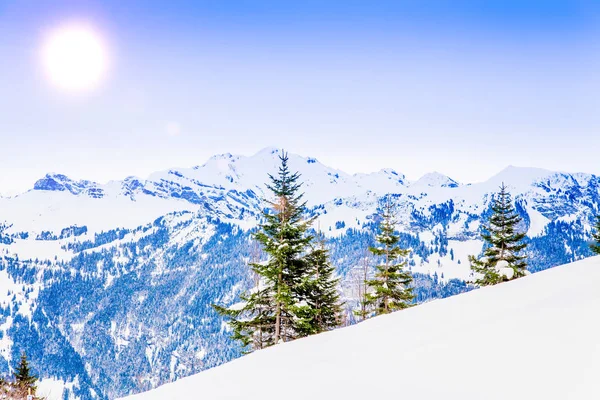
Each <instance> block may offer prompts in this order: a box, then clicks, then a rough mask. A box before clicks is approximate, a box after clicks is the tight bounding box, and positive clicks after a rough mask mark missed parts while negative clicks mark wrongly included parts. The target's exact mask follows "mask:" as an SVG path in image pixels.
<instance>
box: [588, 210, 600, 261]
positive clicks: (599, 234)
mask: <svg viewBox="0 0 600 400" xmlns="http://www.w3.org/2000/svg"><path fill="white" fill-rule="evenodd" d="M592 239H593V240H594V242H596V243H592V244H591V245H590V247H591V248H592V251H593V252H594V253H596V254H600V215H598V216H597V217H596V232H594V233H592Z"/></svg>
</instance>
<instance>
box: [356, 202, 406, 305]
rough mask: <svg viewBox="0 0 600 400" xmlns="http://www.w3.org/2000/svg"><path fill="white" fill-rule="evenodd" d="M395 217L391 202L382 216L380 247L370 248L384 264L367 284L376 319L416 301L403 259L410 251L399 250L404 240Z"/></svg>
mask: <svg viewBox="0 0 600 400" xmlns="http://www.w3.org/2000/svg"><path fill="white" fill-rule="evenodd" d="M393 214H394V206H393V205H392V203H391V201H390V199H389V198H388V199H387V202H386V204H385V205H384V208H383V211H382V213H381V222H380V224H379V231H380V233H379V234H378V235H377V237H376V241H377V245H376V246H373V247H370V248H369V250H370V251H371V253H373V255H374V256H375V257H376V259H377V260H380V261H381V264H379V265H376V266H375V274H374V275H373V278H372V279H370V280H368V281H367V286H368V287H369V292H368V293H367V294H366V308H367V309H368V310H372V313H373V312H374V313H375V315H379V314H387V313H390V312H392V311H396V310H401V309H404V308H407V307H410V306H411V303H412V301H413V299H414V295H413V293H412V288H411V287H410V284H411V282H412V275H411V274H410V272H408V271H405V270H404V268H405V267H406V262H405V261H404V262H400V259H401V258H403V257H407V256H408V254H409V250H407V249H402V248H400V247H399V246H398V241H399V240H400V236H398V235H397V234H396V220H395V218H394V215H393Z"/></svg>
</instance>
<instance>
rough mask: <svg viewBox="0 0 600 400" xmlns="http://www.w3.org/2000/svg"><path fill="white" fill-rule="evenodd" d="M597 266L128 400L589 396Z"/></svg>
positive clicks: (594, 387)
mask: <svg viewBox="0 0 600 400" xmlns="http://www.w3.org/2000/svg"><path fill="white" fill-rule="evenodd" d="M598 284H600V257H594V258H588V259H586V260H584V261H579V262H576V263H573V264H567V265H564V266H561V267H558V268H554V269H552V270H548V271H544V272H541V273H538V274H535V275H532V276H529V277H526V278H522V279H519V280H517V281H513V282H509V283H505V284H502V285H499V286H495V287H489V288H484V289H481V290H477V291H474V292H470V293H466V294H462V295H458V296H455V297H452V298H449V299H444V300H437V301H433V302H430V303H427V304H424V305H420V306H418V307H415V308H412V309H409V310H406V311H401V312H397V313H395V314H392V315H388V316H382V317H377V318H375V319H372V320H369V321H366V322H364V323H361V324H359V325H354V326H352V327H349V328H344V329H340V330H337V331H334V332H329V333H326V334H321V335H318V336H314V337H310V338H307V339H302V340H298V341H295V342H291V343H287V344H284V345H280V346H277V347H275V348H270V349H267V350H263V351H260V352H257V353H254V354H251V355H248V356H245V357H242V358H240V359H238V360H235V361H232V362H230V363H228V364H225V365H223V366H220V367H217V368H214V369H211V370H208V371H205V372H202V373H200V374H197V375H195V376H191V377H188V378H184V379H181V380H180V381H177V382H174V383H171V384H167V385H164V386H162V387H160V388H158V389H155V390H152V391H150V392H147V393H142V394H139V395H135V396H131V397H128V398H127V399H128V400H168V399H173V400H175V399H177V400H182V399H190V400H195V399H198V400H200V399H211V400H219V399H223V400H224V399H228V400H231V399H246V400H270V399H273V400H275V399H282V398H285V399H286V400H294V399H298V400H300V399H344V400H353V399H356V400H364V399H397V398H419V399H441V398H445V399H473V400H480V399H499V400H500V399H502V400H505V399H545V400H549V399H557V400H559V399H560V400H565V399H582V400H583V399H586V400H587V399H597V398H600V380H598V379H597V377H598V375H599V374H600V361H599V360H600V345H599V342H598V337H600V321H599V320H598V318H597V317H596V316H597V315H599V314H600V292H599V291H598V290H597V287H598Z"/></svg>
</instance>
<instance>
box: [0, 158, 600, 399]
mask: <svg viewBox="0 0 600 400" xmlns="http://www.w3.org/2000/svg"><path fill="white" fill-rule="evenodd" d="M280 154H281V152H280V151H279V150H277V149H272V148H268V149H264V150H262V151H260V152H259V153H257V154H255V155H253V156H251V157H244V156H235V155H231V154H224V155H218V156H214V157H212V158H211V159H209V160H208V161H207V162H206V163H205V164H203V165H201V166H197V167H193V168H175V169H170V170H168V171H162V172H157V173H155V174H152V175H151V176H149V177H148V178H147V179H140V178H136V177H129V178H126V179H124V180H122V181H112V182H109V183H107V184H99V183H96V182H91V181H87V180H82V181H76V180H73V179H70V178H69V177H67V176H65V175H61V174H48V175H46V176H44V177H43V178H41V179H40V180H38V181H37V182H36V183H35V185H34V186H33V188H32V189H31V190H29V191H27V192H25V193H22V194H19V195H16V196H13V197H9V198H0V288H1V289H0V290H1V291H0V372H3V373H7V372H8V369H9V365H10V364H11V363H13V360H15V359H16V358H17V356H18V354H19V353H20V352H21V351H22V350H25V351H27V354H28V355H29V358H30V359H31V360H32V365H33V367H34V370H35V371H36V372H37V373H38V374H39V375H40V377H41V378H42V382H41V384H40V388H41V390H43V391H45V393H47V394H48V397H49V399H50V400H52V399H74V398H81V399H96V398H97V399H105V398H111V399H112V398H116V397H120V396H125V395H129V394H132V393H136V392H139V391H143V390H149V389H152V388H154V387H157V386H158V385H160V384H163V383H166V382H170V381H173V380H175V379H178V378H181V377H184V376H187V375H190V374H193V373H195V372H198V371H201V370H203V369H206V368H210V367H214V366H217V365H219V364H221V363H223V362H226V361H229V360H231V359H233V358H236V357H238V356H239V355H240V349H239V348H238V347H237V345H236V344H235V343H233V342H232V341H231V340H230V339H229V334H228V327H227V325H226V324H225V323H224V322H223V321H222V320H221V319H220V318H219V317H218V316H217V315H216V314H215V312H214V311H213V309H212V307H211V304H213V303H219V304H230V303H233V302H235V301H236V299H237V296H238V295H239V294H240V293H241V292H242V291H243V290H244V289H245V288H247V287H248V285H249V284H250V282H251V279H250V276H249V271H248V268H247V266H246V264H247V262H248V260H249V258H250V257H251V254H252V252H253V251H254V250H253V249H254V246H255V244H254V242H253V241H252V240H251V232H252V230H253V229H254V228H255V227H256V225H257V223H258V222H259V221H260V218H261V213H262V211H263V209H264V207H265V202H264V199H265V198H267V199H268V198H269V193H268V191H267V190H266V187H265V183H266V182H267V180H268V176H267V174H269V173H274V172H276V169H277V167H278V164H279V158H278V157H279V155H280ZM289 164H290V167H291V168H292V169H293V170H298V171H299V172H300V173H301V175H302V178H301V179H302V181H303V182H304V185H303V187H302V188H303V190H304V192H305V200H306V201H307V207H308V214H309V215H312V216H316V217H317V222H316V224H315V226H314V228H315V229H316V230H320V231H321V232H322V233H323V234H324V235H325V237H326V238H327V246H328V248H329V250H330V254H331V260H332V262H333V264H334V265H335V266H336V267H337V270H338V273H339V275H340V276H341V278H342V288H341V290H342V295H343V297H344V299H345V300H346V303H347V304H348V307H351V306H352V304H353V301H354V300H355V299H354V297H355V287H356V281H357V279H358V278H357V274H356V266H357V265H359V264H360V263H361V260H362V259H363V257H364V256H365V249H366V248H367V246H368V245H370V244H372V242H373V236H374V232H375V231H376V226H377V210H378V208H379V207H380V206H381V204H382V202H383V201H385V200H384V197H386V196H387V195H390V196H391V197H392V198H393V199H394V203H395V204H396V205H397V218H398V221H399V231H400V234H401V243H402V245H403V246H405V247H409V248H411V250H412V251H411V254H410V256H409V258H408V265H409V268H410V270H411V271H412V273H413V274H414V276H415V285H416V287H415V293H416V294H417V299H418V301H420V302H423V301H427V300H430V299H433V298H439V297H447V296H450V295H453V294H457V293H460V292H463V291H467V290H469V286H468V285H467V284H466V283H465V281H468V280H469V279H470V278H471V277H472V275H471V272H470V268H469V263H468V260H467V256H468V255H469V254H479V253H480V252H481V250H482V245H483V243H482V241H481V240H480V230H481V227H482V222H483V221H484V220H485V219H486V218H487V217H488V216H489V214H490V200H491V198H492V196H493V194H494V192H496V191H497V190H498V187H499V186H500V185H501V184H502V183H505V184H506V185H507V186H508V188H509V190H510V192H511V193H512V195H513V196H514V199H515V205H516V208H517V211H518V212H519V214H520V215H521V216H522V217H523V222H522V224H521V226H520V228H521V229H522V230H523V231H526V232H527V238H526V241H527V243H528V244H529V246H528V249H527V255H528V256H529V269H530V270H531V271H532V272H537V271H541V270H544V269H548V268H551V267H554V266H556V265H560V264H564V263H567V262H572V261H576V260H579V259H582V258H585V257H588V256H590V255H591V252H590V250H589V248H588V241H589V239H590V230H591V226H592V221H593V218H594V216H595V215H597V214H598V213H600V177H598V176H596V175H593V174H585V173H564V172H552V171H547V170H542V169H534V168H518V167H508V168H506V169H505V170H503V171H501V172H500V173H499V174H497V175H496V176H494V177H492V178H490V179H489V180H487V181H485V182H482V183H477V184H461V183H459V182H457V181H455V180H453V179H451V178H449V177H447V176H445V175H443V174H440V173H437V172H434V173H430V174H427V175H425V176H423V177H422V178H420V179H419V180H416V181H410V180H408V179H407V178H406V177H405V176H404V175H403V174H401V173H399V172H396V171H394V170H391V169H384V170H381V171H379V172H376V173H371V174H355V175H350V174H347V173H344V172H342V171H339V170H336V169H333V168H329V167H327V166H325V165H323V164H321V163H320V162H319V161H318V160H316V159H314V158H312V157H302V156H298V155H294V154H291V155H290V162H289ZM351 319H352V316H351V313H349V322H352V321H351Z"/></svg>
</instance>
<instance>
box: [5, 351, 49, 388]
mask: <svg viewBox="0 0 600 400" xmlns="http://www.w3.org/2000/svg"><path fill="white" fill-rule="evenodd" d="M37 380H38V378H37V377H36V376H34V375H33V374H32V372H31V368H30V367H29V361H27V355H26V354H25V352H23V353H21V358H20V361H19V365H17V366H16V367H15V372H14V373H13V379H12V381H10V382H9V381H8V380H6V379H5V378H0V397H1V398H3V399H7V400H21V399H26V398H27V395H32V396H33V398H34V399H40V398H39V397H37V396H36V395H35V392H36V390H37V386H36V385H35V383H36V382H37Z"/></svg>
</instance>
